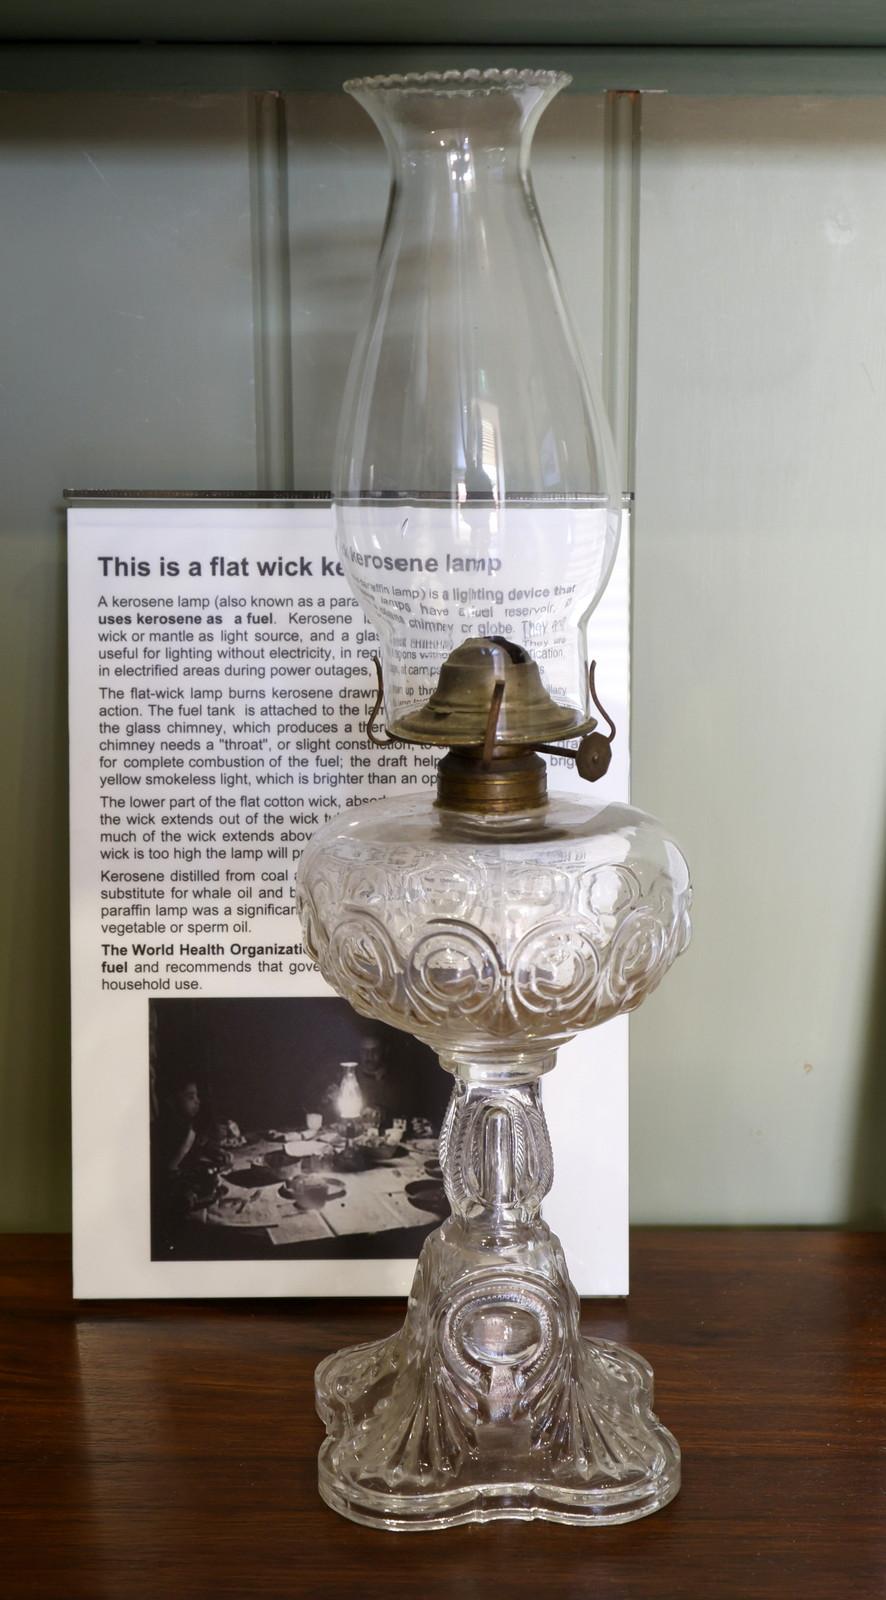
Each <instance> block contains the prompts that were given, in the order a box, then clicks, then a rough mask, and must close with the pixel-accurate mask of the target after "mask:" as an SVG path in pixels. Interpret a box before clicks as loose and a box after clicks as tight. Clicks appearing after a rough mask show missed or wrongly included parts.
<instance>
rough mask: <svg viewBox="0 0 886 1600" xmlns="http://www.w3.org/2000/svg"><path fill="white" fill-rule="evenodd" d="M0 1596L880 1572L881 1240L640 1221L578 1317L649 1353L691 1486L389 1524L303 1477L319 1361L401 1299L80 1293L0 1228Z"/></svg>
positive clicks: (630, 1598) (694, 1599)
mask: <svg viewBox="0 0 886 1600" xmlns="http://www.w3.org/2000/svg"><path fill="white" fill-rule="evenodd" d="M0 1285H2V1288H0V1297H2V1307H3V1309H2V1314H0V1484H2V1494H0V1594H2V1595H3V1597H4V1600H18V1597H19V1596H21V1597H24V1596H26V1595H27V1596H40V1597H52V1600H56V1597H57V1600H123V1597H127V1600H129V1597H133V1600H148V1597H150V1600H166V1597H167V1596H168V1597H174V1600H203V1597H210V1596H212V1597H219V1600H222V1597H225V1600H228V1597H229V1600H253V1597H255V1600H271V1597H274V1600H277V1597H279V1600H283V1597H284V1596H285V1597H286V1600H291V1597H293V1596H298V1597H301V1596H304V1597H306V1600H315V1597H316V1600H327V1597H335V1600H338V1597H344V1596H354V1597H355V1600H356V1597H359V1600H382V1597H384V1600H442V1597H444V1596H445V1597H449V1596H457V1597H458V1600H508V1597H515V1600H516V1597H518V1596H523V1595H526V1596H529V1595H531V1596H533V1597H535V1596H539V1597H540V1596H548V1595H551V1596H557V1597H558V1600H591V1597H593V1600H634V1597H638V1600H639V1597H643V1600H647V1597H648V1600H652V1597H655V1600H678V1597H680V1600H682V1597H684V1596H686V1597H691V1600H720V1597H726V1596H728V1597H730V1600H757V1597H760V1600H762V1597H764V1596H765V1597H768V1596H775V1595H777V1596H784V1597H790V1600H824V1597H827V1600H844V1597H847V1600H848V1597H850V1596H851V1597H852V1600H868V1597H871V1600H873V1597H874V1596H878V1597H879V1596H883V1595H884V1594H886V1364H884V1345H886V1237H884V1236H883V1235H880V1234H875V1233H867V1234H863V1233H855V1234H847V1233H833V1232H817V1231H803V1230H795V1229H774V1230H766V1231H753V1230H740V1229H736V1230H724V1231H720V1230H684V1231H678V1230H650V1231H640V1232H638V1233H636V1234H635V1235H634V1240H633V1289H632V1293H631V1297H630V1300H629V1301H628V1302H626V1303H622V1302H602V1303H601V1302H597V1303H587V1304H586V1306H585V1325H586V1327H587V1328H588V1329H593V1330H595V1331H597V1332H599V1333H601V1334H603V1335H605V1336H607V1337H610V1338H616V1339H620V1340H624V1341H627V1342H629V1343H630V1344H632V1345H634V1346H635V1347H636V1348H637V1349H639V1350H642V1351H643V1353H644V1354H645V1355H646V1356H648V1357H649V1358H650V1359H651V1361H652V1362H653V1364H654V1367H655V1371H656V1378H657V1409H658V1411H659V1413H660V1415H661V1416H662V1418H663V1419H664V1421H666V1422H667V1424H668V1426H669V1427H670V1428H672V1429H673V1431H674V1432H675V1433H676V1435H677V1438H678V1439H679V1440H680V1443H681V1445H682V1446H683V1452H684V1474H683V1488H682V1491H681V1493H680V1495H679V1496H678V1498H677V1499H676V1500H675V1501H674V1502H673V1503H672V1504H671V1505H670V1506H668V1507H667V1508H666V1509H665V1510H664V1511H661V1512H658V1513H657V1514H656V1515H655V1516H653V1517H650V1518H648V1519H646V1520H645V1521H642V1522H636V1523H632V1524H628V1525H627V1526H623V1527H617V1528H598V1529H587V1530H578V1529H571V1528H561V1527H555V1526H552V1525H550V1524H546V1523H511V1524H509V1523H502V1522H499V1523H495V1524H492V1525H490V1526H488V1527H484V1528H479V1527H477V1528H463V1529H455V1530H453V1531H452V1532H448V1533H435V1534H400V1535H390V1534H384V1533H380V1532H376V1531H374V1530H370V1529H364V1528H359V1527H356V1526H354V1525H352V1524H350V1523H348V1522H345V1521H343V1520H342V1519H341V1518H339V1517H337V1516H335V1515H334V1513H333V1512H331V1511H328V1510H327V1509H326V1507H325V1506H324V1505H323V1504H322V1503H321V1502H320V1500H319V1499H318V1497H317V1493H316V1487H315V1455H316V1451H317V1448H318V1446H319V1444H320V1441H321V1437H322V1433H321V1428H320V1424H319V1423H318V1421H317V1419H316V1416H315V1415H314V1410H313V1396H312V1374H313V1369H314V1367H315V1365H316V1363H317V1361H318V1360H319V1359H320V1358H321V1357H322V1356H324V1355H326V1354H327V1353H328V1352H329V1351H331V1350H334V1349H336V1348H337V1347H338V1346H339V1345H341V1344H343V1343H348V1342H353V1341H358V1340H362V1339H367V1338H374V1337H376V1336H378V1335H380V1334H383V1333H385V1332H388V1331H391V1330H392V1329H393V1328H394V1326H395V1325H396V1322H397V1321H398V1320H399V1318H400V1315H401V1310H402V1308H401V1306H399V1305H395V1304H392V1303H388V1302H379V1301H362V1302H352V1303H349V1304H343V1303H342V1302H340V1301H339V1302H335V1303H330V1302H322V1301H310V1300H307V1301H286V1302H280V1301H277V1302H268V1301H264V1302H260V1303H254V1302H242V1301H241V1302H238V1301H230V1302H226V1303H211V1304H207V1303H188V1304H176V1305H170V1304H169V1303H161V1304H152V1305H146V1304H143V1303H139V1304H134V1303H119V1304H106V1305H91V1304H81V1305H73V1304H72V1302H71V1299H70V1288H69V1250H68V1242H67V1240H66V1239H64V1238H61V1237H58V1236H55V1237H42V1238H41V1237H38V1236H19V1237H17V1238H6V1239H2V1240H0Z"/></svg>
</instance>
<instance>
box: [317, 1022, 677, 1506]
mask: <svg viewBox="0 0 886 1600" xmlns="http://www.w3.org/2000/svg"><path fill="white" fill-rule="evenodd" d="M554 1061H555V1056H554V1054H553V1053H548V1054H546V1055H543V1056H538V1057H535V1058H534V1059H533V1058H531V1057H530V1058H528V1059H527V1060H526V1061H523V1060H522V1059H521V1060H519V1061H517V1062H513V1063H504V1064H502V1063H499V1062H497V1061H493V1062H490V1061H489V1060H488V1058H487V1059H485V1060H483V1061H475V1062H471V1061H469V1060H466V1059H465V1058H464V1057H462V1056H459V1057H453V1056H446V1057H444V1058H443V1064H444V1065H446V1066H447V1067H448V1068H449V1069H450V1070H452V1071H454V1072H455V1073H456V1074H457V1076H456V1081H455V1085H454V1088H453V1093H452V1099H451V1101H450V1105H449V1110H448V1112H447V1116H446V1122H445V1124H444V1128H443V1133H442V1136H441V1141H440V1158H441V1163H442V1166H443V1173H444V1181H445V1184H446V1192H447V1195H448V1197H449V1201H450V1204H451V1207H452V1216H451V1217H450V1218H449V1219H448V1220H447V1221H446V1222H444V1223H443V1224H442V1226H441V1227H440V1228H438V1229H437V1231H436V1232H435V1233H433V1234H431V1235H430V1237H429V1238H428V1239H427V1240H426V1241H425V1244H424V1247H423V1249H422V1252H421V1256H420V1258H419V1262H418V1267H417V1270H416V1275H415V1280H414V1283H413V1286H412V1291H411V1294H410V1297H409V1308H408V1313H407V1317H406V1322H405V1324H404V1326H403V1328H402V1329H401V1330H400V1332H399V1333H397V1334H395V1335H393V1336H392V1337H391V1338H389V1339H384V1340H381V1341H379V1342H377V1343H375V1344H371V1345H362V1346H358V1347H357V1348H355V1349H352V1350H346V1351H341V1352H339V1353H338V1354H337V1355H334V1356H331V1357H329V1358H328V1359H327V1360H326V1361H324V1362H323V1363H322V1365H321V1366H320V1367H319V1368H318V1371H317V1402H318V1410H319V1412H320V1415H321V1417H322V1418H323V1420H324V1422H325V1423H326V1426H327V1430H328V1433H329V1438H328V1439H327V1441H326V1444H325V1445H324V1447H323V1450H322V1451H321V1455H320V1488H321V1493H322V1494H323V1496H324V1498H325V1499H326V1500H327V1501H328V1503H329V1504H330V1505H331V1506H333V1507H334V1508H335V1509H336V1510H337V1511H340V1512H342V1513H343V1514H344V1515H345V1516H349V1517H351V1518H353V1519H354V1520H356V1521H359V1522H367V1523H370V1524H373V1523H374V1524H379V1525H381V1526H384V1527H387V1528H390V1529H394V1530H398V1529H402V1530H405V1529H409V1528H442V1527H447V1526H450V1525H453V1524H455V1523H461V1522H472V1521H479V1522H483V1521H489V1520H492V1519H494V1518H496V1517H509V1518H514V1517H517V1518H520V1517H523V1518H532V1517H542V1518H546V1519H549V1520H552V1521H558V1522H575V1523H577V1522H585V1521H589V1520H592V1521H598V1522H621V1521H627V1520H629V1519H630V1518H633V1517H638V1516H643V1515H645V1514H647V1513H648V1512H650V1511H654V1510H657V1509H658V1507H659V1506H662V1505H664V1504H665V1503H666V1502H667V1501H668V1500H669V1499H671V1497H672V1496H673V1495H674V1494H675V1493H676V1492H677V1489H678V1487H679V1451H678V1448H677V1446H676V1444H675V1442H674V1440H673V1439H672V1437H671V1435H670V1434H669V1433H668V1432H667V1430H666V1429H664V1428H663V1427H662V1426H661V1424H660V1423H659V1422H658V1420H657V1418H655V1416H654V1415H653V1413H652V1411H651V1400H652V1374H651V1370H650V1368H649V1366H648V1365H647V1363H646V1362H645V1361H644V1360H643V1359H642V1358H641V1357H640V1356H637V1355H635V1354H634V1353H633V1352H632V1351H628V1350H624V1349H621V1348H619V1347H618V1346H615V1345H612V1344H610V1343H608V1342H604V1341H602V1340H599V1341H593V1342H591V1341H589V1340H587V1339H585V1338H583V1337H582V1335H581V1333H580V1330H579V1302H578V1297H577V1295H576V1293H575V1290H574V1288H573V1286H572V1284H571V1282H570V1280H569V1274H568V1271H567V1267H566V1262H565V1259H564V1256H563V1252H562V1249H561V1247H560V1243H559V1241H558V1239H557V1238H556V1237H555V1236H554V1235H553V1234H552V1233H551V1231H550V1229H549V1228H548V1227H547V1224H546V1223H545V1222H544V1221H543V1220H542V1218H541V1215H540V1208H541V1203H542V1200H543V1199H544V1196H545V1195H546V1194H547V1192H548V1190H549V1189H550V1186H551V1182H552V1179H553V1162H552V1158H551V1147H550V1140H549V1138H548V1131H547V1125H546V1122H545V1117H544V1112H543V1109H542V1103H541V1084H540V1077H541V1073H543V1072H544V1071H546V1070H547V1069H548V1068H549V1067H551V1066H553V1065H554Z"/></svg>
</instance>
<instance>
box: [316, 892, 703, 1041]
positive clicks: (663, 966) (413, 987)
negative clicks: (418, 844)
mask: <svg viewBox="0 0 886 1600" xmlns="http://www.w3.org/2000/svg"><path fill="white" fill-rule="evenodd" d="M342 865H344V863H342ZM328 868H329V863H328V860H327V862H326V870H325V871H324V872H319V873H311V872H307V873H305V874H303V876H302V877H301V879H300V884H299V888H300V895H299V911H300V915H301V919H302V927H303V930H304V937H305V943H306V945H307V947H308V949H309V951H310V953H311V955H312V956H313V957H314V959H315V960H316V961H317V963H318V965H319V967H320V970H321V972H322V973H323V976H324V977H325V978H326V980H327V982H328V983H329V984H331V986H332V987H333V988H334V989H336V990H337V991H338V992H339V993H340V994H343V995H344V996H345V997H346V998H347V999H348V1000H349V1001H350V1002H351V1004H352V1005H353V1006H354V1007H355V1008H356V1009H357V1010H358V1011H362V1012H363V1013H364V1014H366V1015H370V1016H374V1017H377V1018H379V1019H381V1020H383V1021H389V1022H392V1023H393V1024H394V1025H395V1026H397V1027H405V1028H408V1029H409V1030H410V1031H411V1032H415V1033H418V1034H419V1035H420V1036H421V1035H426V1036H429V1037H434V1036H437V1035H438V1034H439V1032H440V1031H441V1030H445V1031H447V1032H448V1033H449V1034H450V1037H453V1038H455V1037H456V1036H457V1035H458V1034H459V1033H463V1034H467V1033H470V1034H472V1035H474V1036H476V1035H477V1034H480V1035H482V1036H484V1037H486V1038H489V1039H496V1038H498V1039H505V1038H508V1037H511V1036H513V1035H514V1034H515V1033H521V1034H523V1035H524V1036H526V1037H530V1038H533V1037H534V1038H541V1037H547V1036H550V1035H551V1034H552V1032H555V1031H556V1032H558V1033H562V1034H569V1033H573V1032H577V1031H579V1030H580V1029H582V1028H587V1027H590V1026H592V1025H593V1024H594V1023H596V1022H601V1021H603V1020H605V1018H607V1017H609V1016H614V1015H616V1014H618V1013H620V1012H623V1011H629V1010H632V1009H633V1008H634V1007H636V1006H638V1005H639V1004H640V1002H641V1001H642V1000H643V999H644V998H645V996H646V995H647V994H649V993H650V992H651V991H652V990H653V989H654V988H655V987H656V986H657V984H658V983H659V982H660V981H661V979H662V978H663V977H664V975H665V973H666V972H667V970H668V968H669V967H670V966H671V964H672V963H673V962H674V961H675V960H676V958H677V956H679V955H680V954H681V952H682V951H683V950H684V949H685V948H686V945H687V944H688V942H689V935H690V922H689V907H690V900H691V892H690V891H689V889H688V888H687V889H685V890H680V889H678V888H677V887H676V886H675V884H674V882H673V881H672V880H671V879H670V878H669V877H668V876H667V875H665V874H661V875H660V876H659V877H658V878H657V879H656V880H655V881H654V882H653V883H652V884H651V885H650V886H649V887H648V888H647V889H646V891H645V892H644V890H643V888H642V886H641V884H640V882H639V880H638V878H637V876H636V874H635V873H634V872H633V871H632V870H631V869H630V868H627V867H618V866H608V865H607V866H603V867H600V868H592V869H589V870H586V871H584V872H583V873H582V874H581V875H580V877H579V879H578V880H577V883H573V884H572V885H571V886H570V893H569V895H568V898H567V897H565V896H564V895H563V888H564V885H563V883H561V882H558V881H557V878H558V877H559V875H554V874H548V880H547V882H546V883H542V882H541V881H539V883H538V886H537V887H538V893H537V894H536V895H535V896H534V897H529V896H526V897H521V900H520V902H519V903H517V904H516V905H515V904H513V903H511V904H509V905H506V906H504V907H503V908H501V907H499V908H498V911H499V914H500V916H501V919H502V925H503V927H504V928H506V929H508V930H509V934H510V937H509V938H507V939H500V940H499V941H498V942H496V941H495V940H493V939H492V938H491V937H490V934H489V933H488V932H487V931H485V930H484V929H483V928H482V927H480V926H478V925H477V922H475V921H474V920H473V919H472V918H468V917H465V916H458V915H451V916H439V915H438V916H435V917H431V916H428V915H427V914H426V913H425V914H423V911H422V903H421V899H420V898H419V897H418V896H415V897H413V896H410V895H409V893H408V892H407V895H406V896H405V897H401V896H398V894H397V893H396V886H395V885H394V884H392V883H391V882H390V881H389V882H388V883H387V884H383V883H382V882H380V879H379V872H378V866H377V864H375V863H364V864H362V865H360V866H358V865H357V864H356V863H354V862H353V861H349V862H348V863H347V868H346V871H345V873H344V874H343V881H341V883H340V884H339V885H338V886H334V885H333V883H332V881H331V876H332V875H330V874H329V871H328ZM478 887H479V886H478V884H477V883H476V882H467V881H465V882H462V883H461V884H459V883H458V882H457V880H455V879H453V880H452V881H451V882H450V883H449V885H448V894H447V903H446V909H449V908H450V907H451V908H452V909H453V910H457V909H461V904H464V903H465V902H467V903H469V904H470V907H471V910H472V911H473V912H474V913H475V915H476V913H477V909H478V906H479V904H480V903H482V895H480V894H478ZM484 887H485V886H484ZM462 897H463V898H462ZM564 898H566V899H567V905H568V906H569V909H568V911H566V912H564V910H563V909H562V908H563V906H564ZM557 908H559V909H557ZM383 919H384V920H383ZM527 924H528V927H527Z"/></svg>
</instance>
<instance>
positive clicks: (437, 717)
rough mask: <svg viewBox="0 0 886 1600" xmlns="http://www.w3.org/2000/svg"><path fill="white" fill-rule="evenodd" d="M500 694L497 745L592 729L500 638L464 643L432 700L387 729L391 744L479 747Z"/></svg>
mask: <svg viewBox="0 0 886 1600" xmlns="http://www.w3.org/2000/svg"><path fill="white" fill-rule="evenodd" d="M498 683H503V684H504V689H503V691H502V694H501V700H500V706H499V711H498V720H497V723H496V743H497V744H502V745H536V744H544V743H545V742H546V741H548V740H557V739H572V738H575V737H576V735H578V734H581V733H584V732H585V731H586V730H587V729H588V728H592V727H593V726H594V719H593V718H590V719H588V718H582V717H581V716H580V715H579V713H578V712H577V711H574V710H573V709H572V707H571V706H560V705H557V702H556V701H555V700H552V698H551V696H550V695H549V694H548V692H547V690H546V688H545V686H544V684H543V683H542V681H541V673H540V672H539V670H538V667H537V666H536V664H535V662H534V661H533V659H532V657H531V656H530V655H529V654H528V652H527V651H526V650H524V649H523V648H522V646H520V645H518V644H514V643H512V642H511V640H509V639H502V638H500V637H498V636H496V637H494V638H491V639H466V640H465V642H464V644H460V645H459V646H458V648H457V649H456V650H453V652H452V654H451V655H450V656H448V657H447V659H446V660H445V661H444V663H443V665H442V667H441V668H440V677H439V679H438V681H437V687H436V689H435V690H434V693H433V694H432V695H431V698H430V700H428V701H426V702H425V704H424V705H423V706H420V707H419V708H418V710H417V711H410V712H409V713H408V715H407V716H405V717H401V718H400V720H399V721H398V722H395V723H394V724H393V725H392V727H391V728H390V730H389V731H390V733H391V735H392V736H393V737H394V738H395V739H407V740H409V742H410V743H413V744H445V745H448V746H449V748H450V749H452V748H453V747H459V746H465V745H478V744H482V743H483V741H484V739H485V737H486V727H487V722H488V720H489V708H490V704H491V703H492V698H493V694H494V691H495V686H496V684H498Z"/></svg>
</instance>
